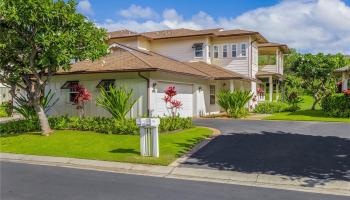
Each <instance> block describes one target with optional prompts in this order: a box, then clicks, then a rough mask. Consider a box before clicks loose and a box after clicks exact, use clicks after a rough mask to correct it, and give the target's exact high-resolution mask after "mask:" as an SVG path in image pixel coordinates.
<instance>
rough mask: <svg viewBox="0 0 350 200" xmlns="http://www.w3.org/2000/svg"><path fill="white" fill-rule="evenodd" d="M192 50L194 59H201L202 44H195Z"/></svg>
mask: <svg viewBox="0 0 350 200" xmlns="http://www.w3.org/2000/svg"><path fill="white" fill-rule="evenodd" d="M192 48H193V49H194V57H196V58H202V57H203V43H195V44H193V46H192Z"/></svg>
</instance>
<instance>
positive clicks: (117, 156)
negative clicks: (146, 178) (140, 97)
mask: <svg viewBox="0 0 350 200" xmlns="http://www.w3.org/2000/svg"><path fill="white" fill-rule="evenodd" d="M211 134H212V131H211V130H209V129H206V128H192V129H188V130H184V131H181V132H177V133H169V134H160V138H159V140H160V143H159V144H160V157H159V158H158V159H157V158H151V157H141V156H140V149H139V148H140V147H139V146H140V140H139V139H140V137H139V136H138V135H112V134H101V133H95V132H89V131H72V130H57V131H55V132H54V134H53V135H51V136H48V137H45V136H41V135H40V133H27V134H22V135H13V136H2V137H0V144H1V146H0V147H1V148H0V151H1V152H9V153H19V154H31V155H46V156H58V157H72V158H85V159H94V160H109V161H120V162H130V163H144V164H159V165H168V164H170V163H171V162H172V161H174V160H175V159H176V158H178V157H179V156H181V155H182V154H184V153H185V152H187V151H188V150H190V149H191V147H193V146H194V145H195V144H197V143H198V142H199V141H200V140H203V139H204V138H206V137H208V136H209V135H211Z"/></svg>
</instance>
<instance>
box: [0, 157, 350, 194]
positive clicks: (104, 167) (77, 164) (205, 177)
mask: <svg viewBox="0 0 350 200" xmlns="http://www.w3.org/2000/svg"><path fill="white" fill-rule="evenodd" d="M0 160H2V161H7V162H20V163H27V164H36V165H49V166H60V167H70V168H79V169H88V170H100V171H109V172H117V173H128V174H137V175H146V176H156V177H164V178H176V179H186V180H197V181H207V182H218V183H226V184H236V185H246V186H256V187H265V188H276V189H284V190H295V191H304V192H314V193H322V194H334V195H347V196H350V182H346V181H324V180H317V179H310V178H305V179H304V178H299V179H292V178H290V177H287V176H278V175H267V174H258V173H240V172H233V171H221V170H211V169H194V168H186V167H179V166H154V165H141V164H130V163H120V162H109V161H97V160H86V159H76V158H64V157H49V156H34V155H23V154H11V153H0ZM316 182H317V183H318V184H314V183H316Z"/></svg>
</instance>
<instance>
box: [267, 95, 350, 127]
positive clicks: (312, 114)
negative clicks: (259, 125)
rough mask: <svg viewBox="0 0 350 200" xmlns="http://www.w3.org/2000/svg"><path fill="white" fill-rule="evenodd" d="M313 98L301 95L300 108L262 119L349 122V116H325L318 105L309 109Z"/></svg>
mask: <svg viewBox="0 0 350 200" xmlns="http://www.w3.org/2000/svg"><path fill="white" fill-rule="evenodd" d="M312 103H313V99H312V97H310V96H303V102H302V103H301V104H300V107H301V110H299V111H296V112H282V113H274V114H272V115H271V116H269V117H266V118H264V119H267V120H293V121H324V122H350V118H334V117H327V116H326V115H325V114H324V113H323V111H322V110H320V109H321V108H320V105H317V106H316V110H311V106H312Z"/></svg>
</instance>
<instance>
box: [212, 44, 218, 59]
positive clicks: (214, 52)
mask: <svg viewBox="0 0 350 200" xmlns="http://www.w3.org/2000/svg"><path fill="white" fill-rule="evenodd" d="M215 48H216V50H215ZM215 55H216V56H215ZM213 58H219V46H218V45H214V46H213Z"/></svg>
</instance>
